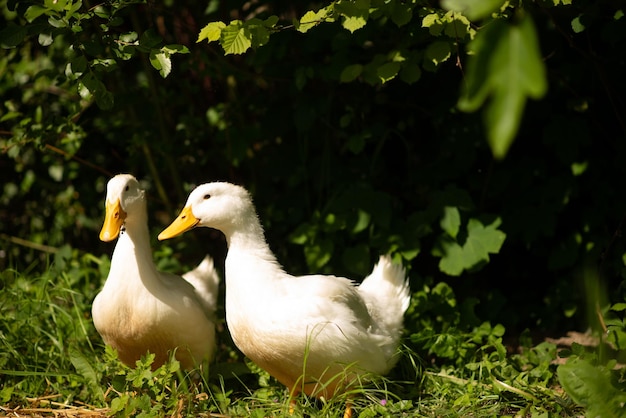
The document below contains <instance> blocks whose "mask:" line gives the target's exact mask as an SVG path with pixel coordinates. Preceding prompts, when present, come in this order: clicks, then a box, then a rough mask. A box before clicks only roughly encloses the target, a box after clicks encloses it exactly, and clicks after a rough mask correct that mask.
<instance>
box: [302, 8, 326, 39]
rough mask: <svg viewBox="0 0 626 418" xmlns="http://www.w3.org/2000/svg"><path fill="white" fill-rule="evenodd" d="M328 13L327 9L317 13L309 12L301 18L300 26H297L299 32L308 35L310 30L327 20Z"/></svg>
mask: <svg viewBox="0 0 626 418" xmlns="http://www.w3.org/2000/svg"><path fill="white" fill-rule="evenodd" d="M326 15H327V11H326V9H320V10H318V11H317V12H313V11H311V10H309V11H308V12H306V13H305V14H304V16H302V17H301V18H300V20H299V21H298V24H297V25H296V29H297V30H298V32H302V33H306V32H308V31H309V29H311V28H313V27H315V26H317V25H318V24H320V23H321V22H323V21H324V19H325V18H326Z"/></svg>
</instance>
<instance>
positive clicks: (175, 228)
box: [158, 206, 200, 241]
mask: <svg viewBox="0 0 626 418" xmlns="http://www.w3.org/2000/svg"><path fill="white" fill-rule="evenodd" d="M198 222H200V219H198V218H196V217H195V216H193V213H191V206H185V207H184V208H183V210H182V211H181V212H180V215H178V217H177V218H176V219H174V221H173V222H172V223H171V224H170V226H168V227H167V228H165V229H164V230H163V232H161V233H160V234H159V237H158V238H159V241H163V240H164V239H169V238H174V237H175V236H177V235H180V234H182V233H183V232H185V231H189V230H190V229H191V228H193V227H194V226H196V225H198Z"/></svg>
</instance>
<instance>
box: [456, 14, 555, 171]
mask: <svg viewBox="0 0 626 418" xmlns="http://www.w3.org/2000/svg"><path fill="white" fill-rule="evenodd" d="M471 48H472V50H474V51H475V54H474V55H472V56H470V58H469V61H468V64H467V80H466V85H465V86H464V90H463V92H462V94H461V97H460V99H459V102H458V106H459V108H460V109H461V110H463V111H465V112H473V111H476V110H477V109H478V108H479V107H480V106H482V104H483V103H484V102H485V101H486V99H487V97H491V100H490V101H489V102H488V104H487V107H486V109H485V113H484V117H485V121H484V123H485V126H486V128H487V139H488V141H489V145H490V146H491V151H492V153H493V155H494V156H495V157H496V158H499V159H501V158H504V156H505V155H506V153H507V151H508V149H509V147H510V146H511V144H512V142H513V139H514V137H515V135H516V133H517V129H518V127H519V124H520V122H521V119H522V113H523V109H524V104H525V102H526V98H527V97H529V98H533V99H539V98H541V97H543V95H544V94H545V93H546V90H547V81H546V74H545V67H544V65H543V61H542V59H541V53H540V50H539V43H538V41H537V35H536V32H535V28H534V25H533V23H532V19H531V18H530V16H526V17H524V18H523V19H522V21H521V22H520V23H519V24H517V25H509V24H507V23H505V22H503V21H495V22H492V23H491V24H490V25H489V26H487V27H486V28H485V29H484V30H483V31H480V32H479V33H478V34H477V35H476V38H475V39H474V41H473V42H472V44H471Z"/></svg>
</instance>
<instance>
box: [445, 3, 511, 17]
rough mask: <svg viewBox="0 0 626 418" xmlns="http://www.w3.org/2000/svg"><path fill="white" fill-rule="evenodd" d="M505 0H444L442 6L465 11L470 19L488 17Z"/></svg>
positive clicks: (460, 11)
mask: <svg viewBox="0 0 626 418" xmlns="http://www.w3.org/2000/svg"><path fill="white" fill-rule="evenodd" d="M504 2H505V0H442V1H441V7H443V8H444V9H448V10H453V11H455V12H459V13H463V14H464V15H465V16H467V17H468V18H469V19H470V20H479V19H483V18H485V17H488V16H489V15H490V14H491V13H493V12H495V11H497V10H498V9H500V7H502V5H503V4H504Z"/></svg>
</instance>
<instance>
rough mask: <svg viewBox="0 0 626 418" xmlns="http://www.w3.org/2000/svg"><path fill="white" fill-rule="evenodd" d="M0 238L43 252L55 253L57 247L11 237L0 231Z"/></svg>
mask: <svg viewBox="0 0 626 418" xmlns="http://www.w3.org/2000/svg"><path fill="white" fill-rule="evenodd" d="M0 238H1V239H5V240H7V241H10V242H12V243H14V244H17V245H21V246H22V247H28V248H32V249H33V250H37V251H43V252H45V253H50V254H53V253H56V252H57V251H58V250H59V249H58V248H56V247H51V246H50V245H44V244H38V243H36V242H32V241H28V240H25V239H23V238H19V237H13V236H11V235H7V234H2V233H0Z"/></svg>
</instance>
